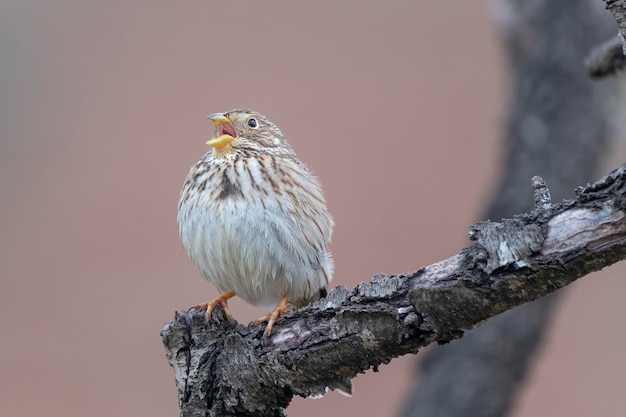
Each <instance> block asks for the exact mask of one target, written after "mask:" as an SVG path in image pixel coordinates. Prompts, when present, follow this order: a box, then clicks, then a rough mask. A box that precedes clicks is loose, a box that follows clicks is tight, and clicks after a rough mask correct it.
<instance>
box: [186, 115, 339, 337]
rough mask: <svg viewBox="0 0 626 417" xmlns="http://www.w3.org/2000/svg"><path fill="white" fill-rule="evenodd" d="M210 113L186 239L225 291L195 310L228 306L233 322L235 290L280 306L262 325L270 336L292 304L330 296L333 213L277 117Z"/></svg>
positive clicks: (191, 181) (193, 179)
mask: <svg viewBox="0 0 626 417" xmlns="http://www.w3.org/2000/svg"><path fill="white" fill-rule="evenodd" d="M208 118H209V119H210V120H211V121H212V122H213V123H214V124H215V127H216V133H215V137H214V138H212V139H211V140H209V141H208V142H207V145H209V146H210V147H212V149H211V150H209V152H208V153H207V154H206V155H204V156H203V157H202V159H200V161H199V162H198V163H197V164H196V165H195V166H193V167H192V168H191V170H190V171H189V174H188V175H187V178H186V179H185V183H184V186H183V189H182V192H181V194H180V201H179V204H178V226H179V230H180V237H181V240H182V243H183V246H184V247H185V249H186V251H187V253H188V254H189V257H190V258H191V260H192V261H193V263H194V264H195V265H196V266H197V267H198V269H199V270H200V272H201V273H202V275H203V276H204V277H205V278H206V279H207V280H208V281H209V282H211V283H212V284H213V285H215V286H216V287H217V289H218V290H219V292H220V293H221V295H220V296H219V297H218V298H216V299H215V300H213V301H211V302H208V303H204V304H201V305H199V306H196V308H199V309H201V308H206V309H207V312H206V314H207V316H209V317H210V315H211V311H212V310H213V309H214V308H215V307H216V306H218V305H219V306H221V307H222V308H223V310H224V313H225V315H226V317H228V318H229V319H230V320H232V316H231V315H230V312H229V311H228V305H227V302H228V300H229V299H230V298H232V297H234V296H235V295H238V296H240V297H241V298H243V299H244V300H245V301H247V302H248V303H250V304H252V305H254V306H263V307H267V308H273V310H272V311H271V312H270V313H268V314H267V315H265V316H263V317H262V318H260V319H259V320H257V321H256V322H255V324H260V323H263V322H267V327H266V329H265V336H266V337H268V336H269V335H270V334H271V331H272V327H273V326H274V322H275V321H276V319H277V318H278V317H280V316H281V315H282V314H283V313H284V312H285V311H287V310H289V309H290V308H293V306H295V307H301V306H304V305H307V304H309V303H311V302H313V301H316V300H318V299H319V298H320V297H323V296H325V295H326V288H327V286H328V283H329V282H330V280H331V278H332V274H333V261H332V258H331V255H330V252H329V251H328V244H329V242H330V238H331V234H332V229H333V220H332V218H331V216H330V214H329V213H328V210H327V208H326V202H325V200H324V195H323V193H322V189H321V187H320V183H319V181H318V180H317V178H316V177H315V176H314V175H313V174H312V173H311V171H310V170H309V169H308V168H307V167H306V165H304V164H303V163H302V162H300V160H299V159H298V157H297V156H296V154H295V152H294V151H293V149H292V148H291V146H290V145H289V143H287V141H286V140H285V137H284V136H283V134H282V132H281V131H280V130H279V129H278V127H276V125H275V124H273V123H272V122H271V121H269V120H268V119H267V118H266V117H265V116H263V115H261V114H259V113H256V112H253V111H249V110H233V111H229V112H227V113H215V114H212V115H210V116H208Z"/></svg>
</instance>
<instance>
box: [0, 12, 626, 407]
mask: <svg viewBox="0 0 626 417" xmlns="http://www.w3.org/2000/svg"><path fill="white" fill-rule="evenodd" d="M505 71H506V67H505V64H504V60H503V54H502V51H501V50H500V47H499V41H498V34H497V31H496V29H495V27H494V25H493V24H492V21H491V18H490V11H489V7H488V4H487V3H486V2H462V1H455V2H452V3H450V2H411V1H402V0H394V1H390V2H384V3H383V2H378V1H371V0H360V1H356V0H347V1H344V2H325V1H321V2H302V3H299V2H298V3H296V2H280V1H268V2H237V1H233V2H219V3H218V2H206V1H204V2H200V1H186V2H176V3H174V2H164V1H152V2H147V1H136V2H116V1H111V2H78V1H63V0H59V1H55V2H45V1H17V0H4V1H2V2H0V94H1V98H2V99H1V100H0V106H1V110H0V325H1V328H2V330H3V331H4V333H3V335H2V341H3V342H2V344H1V345H0V346H1V347H0V399H1V401H0V415H2V416H70V417H71V416H85V415H92V416H112V415H120V416H123V415H151V416H173V415H177V414H178V406H177V395H176V388H175V385H174V375H173V371H172V369H171V368H170V367H169V365H168V362H167V360H166V359H165V357H164V354H165V353H164V349H163V347H162V344H161V339H160V337H159V332H160V330H161V328H162V326H163V324H164V323H165V322H167V321H169V320H171V319H172V318H173V314H174V311H176V310H182V309H186V308H188V307H190V306H192V305H195V304H198V303H200V302H203V301H206V300H208V299H211V298H213V297H215V296H216V295H217V293H216V290H215V289H214V288H213V287H212V286H211V285H209V284H208V283H207V282H206V281H204V280H203V279H202V278H201V277H200V275H199V273H198V272H197V271H196V270H195V269H194V267H193V265H192V264H191V262H190V261H189V260H188V258H187V256H186V254H185V253H184V251H183V249H182V247H181V244H180V241H179V238H178V231H177V226H176V205H177V200H178V193H179V191H180V188H181V186H182V181H183V179H184V178H185V175H186V174H187V171H188V169H189V167H190V166H191V165H192V164H194V163H195V162H196V161H197V160H198V159H199V158H200V157H201V156H202V155H203V154H204V153H205V152H206V151H207V147H206V145H205V144H204V142H205V141H206V140H207V139H209V138H210V137H211V136H212V134H213V125H212V123H211V122H210V121H207V120H205V118H204V117H205V115H206V114H209V113H213V112H218V111H225V110H229V109H233V108H241V107H244V108H251V109H255V110H258V111H260V112H262V113H263V114H265V115H266V116H268V117H269V118H270V119H271V120H273V121H274V122H276V124H277V125H278V126H280V128H281V129H282V131H283V132H284V133H285V134H286V136H287V138H288V140H289V142H290V143H291V144H292V146H293V147H294V148H295V150H296V152H297V153H298V155H299V157H300V158H301V159H302V160H303V161H305V162H306V163H308V164H309V165H310V166H311V167H312V168H313V169H314V171H315V172H316V173H317V175H318V176H319V177H320V179H321V181H322V183H323V185H324V189H325V192H326V197H327V200H328V203H329V207H330V209H331V211H332V213H333V215H334V217H335V221H336V228H335V233H334V238H333V243H332V247H331V249H332V251H333V253H334V257H335V260H336V274H335V279H334V281H333V284H334V285H345V286H348V287H353V286H355V285H356V284H357V283H358V282H360V281H364V280H369V279H370V277H371V276H372V275H373V274H375V273H378V272H385V273H403V272H409V271H413V270H416V269H418V268H419V267H420V266H424V265H428V264H430V263H433V262H435V261H438V260H441V259H443V258H446V257H448V256H451V255H452V254H454V253H456V252H457V251H458V250H460V249H461V248H462V247H463V246H466V245H468V241H467V228H468V226H469V225H470V224H471V223H472V222H474V221H476V220H478V218H479V216H480V215H481V214H482V213H483V212H484V208H485V206H486V201H487V200H488V198H489V195H490V193H491V190H492V188H493V187H494V185H495V184H496V183H497V179H496V178H497V175H498V172H499V170H500V168H501V166H500V164H501V163H500V161H501V159H500V156H501V152H502V149H501V143H500V137H501V135H502V128H503V118H504V116H505V114H504V109H505V105H506V97H507V96H506V94H507V91H508V89H507V74H506V73H505ZM613 155H614V158H613V160H612V161H610V162H607V165H606V170H605V172H608V171H609V170H610V169H609V168H613V167H614V166H617V165H618V164H620V159H622V160H623V159H624V158H623V157H624V153H623V151H622V150H619V149H618V151H617V152H615V153H614V154H613ZM528 193H529V194H528V196H529V198H530V178H529V187H528ZM495 220H497V219H495ZM624 272H626V268H625V266H624V265H623V264H622V265H616V266H614V267H612V268H609V269H606V270H605V271H603V272H601V273H598V274H594V275H593V276H589V277H586V278H584V279H582V280H581V281H580V282H577V283H575V284H574V285H572V286H570V288H568V289H566V295H565V296H564V298H563V299H562V300H561V302H560V305H559V308H558V314H557V317H556V318H555V319H554V323H553V326H552V327H551V329H550V330H549V332H548V337H547V340H546V343H545V345H544V346H543V347H542V349H541V351H540V357H539V358H538V362H537V363H536V364H535V366H534V367H533V370H532V371H531V375H530V378H529V379H528V380H527V382H526V384H525V385H524V389H523V390H522V392H521V393H520V395H519V397H518V399H517V401H516V407H515V409H514V412H513V415H514V416H516V417H526V416H553V415H569V416H589V415H602V416H624V412H625V410H626V396H624V395H623V394H624V386H626V360H624V353H623V346H624V344H625V343H626V304H625V303H624V302H623V299H624V295H625V294H626V282H625V281H624V279H623V274H624ZM231 311H232V312H233V314H234V315H235V317H236V318H237V319H238V320H239V321H240V322H244V323H246V322H248V321H250V320H252V319H255V318H257V317H258V316H259V315H261V314H263V313H264V312H263V311H261V310H257V309H254V308H252V307H249V306H247V305H246V304H245V303H243V302H242V301H240V300H237V299H235V300H234V301H233V302H232V307H231ZM419 357H420V355H419V354H418V355H417V356H416V357H411V356H407V357H403V358H399V359H396V360H394V361H392V362H391V364H390V365H387V366H383V367H381V368H380V372H378V373H373V372H367V373H366V374H363V375H360V376H359V377H358V378H356V380H355V381H354V385H355V395H354V397H353V398H352V399H347V398H344V397H342V396H339V395H337V394H330V395H328V396H327V397H326V398H324V399H322V400H311V399H302V398H295V399H294V401H293V402H292V404H291V406H290V407H289V409H288V414H289V415H294V416H295V415H297V416H303V417H305V416H318V415H329V416H332V415H361V414H363V413H367V415H372V416H394V415H396V414H397V413H399V412H400V409H401V405H402V401H403V400H404V398H405V396H406V394H407V392H408V389H409V385H410V384H411V383H412V380H413V375H414V373H415V372H416V369H417V365H416V361H418V360H419Z"/></svg>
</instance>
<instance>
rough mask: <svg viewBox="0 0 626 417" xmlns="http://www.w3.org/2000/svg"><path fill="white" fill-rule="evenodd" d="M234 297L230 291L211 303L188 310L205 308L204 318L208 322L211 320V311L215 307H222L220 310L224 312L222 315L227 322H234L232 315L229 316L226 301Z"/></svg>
mask: <svg viewBox="0 0 626 417" xmlns="http://www.w3.org/2000/svg"><path fill="white" fill-rule="evenodd" d="M234 296H235V293H234V292H232V291H229V292H227V293H226V294H222V295H220V296H219V297H217V298H216V299H215V300H213V301H208V302H206V303H202V304H198V305H197V306H193V307H191V308H190V309H189V310H195V311H199V310H204V309H205V308H206V317H207V320H208V319H210V318H211V313H212V312H213V309H214V308H215V307H217V306H220V307H222V310H223V311H224V315H225V316H226V318H227V319H228V321H230V322H234V321H235V319H234V318H233V316H232V314H230V310H228V300H230V299H231V298H233V297H234Z"/></svg>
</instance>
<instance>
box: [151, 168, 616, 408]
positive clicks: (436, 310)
mask: <svg viewBox="0 0 626 417" xmlns="http://www.w3.org/2000/svg"><path fill="white" fill-rule="evenodd" d="M533 189H534V196H535V208H534V209H533V210H532V211H531V212H529V213H527V214H523V215H518V216H515V217H514V218H512V219H504V220H502V222H489V221H487V222H482V223H478V224H477V225H474V226H472V227H471V228H470V237H471V239H472V240H474V241H475V242H476V243H475V244H474V245H473V246H470V247H467V248H465V249H464V250H462V251H461V252H460V253H458V254H457V255H454V256H452V257H451V258H449V259H446V260H444V261H441V262H439V263H436V264H433V265H430V266H428V267H425V268H421V269H420V270H418V271H416V272H414V273H412V274H409V275H378V276H375V277H374V278H373V279H372V280H371V282H367V283H361V284H359V285H358V286H357V287H356V288H355V289H352V290H348V289H346V288H344V287H338V288H336V289H335V290H333V291H332V292H331V293H330V294H329V295H328V296H327V297H326V298H324V299H322V300H320V301H319V302H317V303H314V304H313V305H311V306H308V307H305V308H302V309H300V310H297V311H294V312H290V313H287V314H286V315H285V316H284V317H283V318H281V319H279V320H278V321H277V322H276V325H275V327H274V329H273V332H272V335H271V336H270V337H269V338H264V337H263V336H262V334H263V331H264V328H263V326H257V327H244V326H241V325H238V324H234V323H230V322H228V321H227V320H225V318H224V317H223V315H222V314H221V310H218V311H219V312H220V313H217V314H214V316H213V318H212V319H211V320H209V321H207V320H206V317H205V315H204V314H203V312H191V313H185V312H181V313H177V314H176V316H175V318H174V320H173V321H172V322H170V323H168V324H166V325H165V327H164V329H163V331H162V337H163V343H164V345H165V348H166V351H167V357H168V359H169V361H170V364H171V365H172V366H173V367H174V371H175V375H176V385H177V388H178V393H179V400H180V407H181V415H182V416H186V417H187V416H206V415H211V416H235V415H236V416H248V415H249V416H252V415H254V416H283V415H284V414H285V413H284V408H285V407H286V406H287V405H288V404H289V402H290V401H291V399H292V397H293V395H301V396H308V395H311V394H315V393H319V392H323V391H324V390H325V387H330V388H331V389H332V388H336V387H339V386H341V385H343V384H345V382H346V381H347V380H349V379H351V378H352V377H354V376H355V375H356V374H358V373H360V372H363V371H365V370H367V369H370V368H376V367H377V366H379V365H380V364H384V363H388V362H389V361H390V360H391V359H392V358H394V357H397V356H400V355H404V354H407V353H415V352H417V351H418V349H419V348H420V347H422V346H426V345H428V344H431V343H433V342H438V343H446V342H449V341H450V340H453V339H457V338H460V337H462V336H463V334H464V331H465V330H466V329H469V328H472V327H473V326H476V325H478V324H480V323H481V322H483V321H484V320H487V319H488V318H490V317H492V316H494V315H497V314H499V313H501V312H503V311H505V310H508V309H510V308H513V307H514V306H516V305H519V304H522V303H526V302H528V301H532V300H535V299H537V298H539V297H542V296H544V295H546V294H548V293H551V292H553V291H554V290H556V289H558V288H561V287H563V286H565V285H568V284H569V283H571V282H573V281H574V280H576V279H577V278H579V277H581V276H584V275H586V274H588V273H589V272H591V271H595V270H598V269H601V268H603V267H605V266H608V265H611V264H613V263H615V262H617V261H619V260H621V259H625V258H626V165H624V166H622V167H621V168H620V169H618V170H616V171H614V172H612V173H611V174H610V175H609V176H608V177H605V178H603V179H601V180H600V181H598V182H597V183H595V184H593V185H589V186H587V187H585V188H579V189H577V191H576V194H577V198H576V200H574V201H565V202H563V203H559V204H554V205H553V204H552V203H551V201H550V197H549V192H548V191H547V188H546V187H545V184H544V183H543V180H541V179H540V178H534V179H533ZM216 316H217V320H216Z"/></svg>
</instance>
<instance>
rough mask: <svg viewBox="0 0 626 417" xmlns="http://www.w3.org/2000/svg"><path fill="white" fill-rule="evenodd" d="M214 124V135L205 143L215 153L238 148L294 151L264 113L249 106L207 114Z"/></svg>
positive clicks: (281, 151)
mask: <svg viewBox="0 0 626 417" xmlns="http://www.w3.org/2000/svg"><path fill="white" fill-rule="evenodd" d="M207 119H210V120H211V121H212V122H213V123H214V124H215V137H213V138H212V139H211V140H209V141H207V143H206V144H207V145H209V146H211V147H213V148H214V149H215V152H216V154H220V155H228V154H230V153H232V152H236V151H237V150H242V151H252V152H254V151H265V152H272V153H284V152H285V151H288V152H289V153H291V152H293V151H292V150H291V147H290V146H289V144H288V143H287V142H286V141H285V137H284V136H283V134H282V132H281V131H280V129H279V128H278V127H277V126H276V125H275V124H274V123H272V122H271V121H269V120H268V119H267V118H266V117H265V116H263V115H262V114H260V113H257V112H254V111H251V110H231V111H229V112H226V113H213V114H210V115H209V116H207Z"/></svg>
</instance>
